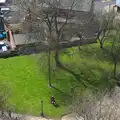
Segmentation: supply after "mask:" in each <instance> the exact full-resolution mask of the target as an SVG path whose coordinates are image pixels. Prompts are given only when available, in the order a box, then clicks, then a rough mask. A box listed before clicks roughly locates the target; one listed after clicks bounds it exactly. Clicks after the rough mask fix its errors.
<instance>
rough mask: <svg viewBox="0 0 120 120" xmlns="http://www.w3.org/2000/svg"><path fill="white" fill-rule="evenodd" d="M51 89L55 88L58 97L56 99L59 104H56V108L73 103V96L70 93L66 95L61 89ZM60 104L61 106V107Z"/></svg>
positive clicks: (55, 94)
mask: <svg viewBox="0 0 120 120" xmlns="http://www.w3.org/2000/svg"><path fill="white" fill-rule="evenodd" d="M51 88H53V89H54V90H55V93H54V96H56V98H57V99H58V101H59V102H58V104H56V106H55V107H56V108H58V107H60V106H61V105H68V104H70V102H71V98H72V96H71V95H69V94H68V93H65V92H63V91H61V90H60V89H58V88H56V87H54V86H51ZM59 104H60V106H59Z"/></svg>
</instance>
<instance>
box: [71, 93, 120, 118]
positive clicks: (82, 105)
mask: <svg viewBox="0 0 120 120" xmlns="http://www.w3.org/2000/svg"><path fill="white" fill-rule="evenodd" d="M118 96H119V93H116V92H114V95H113V96H112V97H111V98H110V97H109V93H108V92H107V91H105V92H104V91H103V92H100V93H97V94H96V95H95V94H94V95H93V94H92V93H90V91H89V93H86V94H84V95H81V96H78V97H77V98H76V97H75V98H74V99H73V104H72V106H71V110H72V112H73V113H75V114H74V117H75V118H76V120H119V117H120V116H119V111H120V108H119V102H118V101H119V98H118Z"/></svg>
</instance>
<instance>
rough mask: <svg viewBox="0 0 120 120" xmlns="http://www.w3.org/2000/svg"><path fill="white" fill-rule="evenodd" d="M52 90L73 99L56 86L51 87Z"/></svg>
mask: <svg viewBox="0 0 120 120" xmlns="http://www.w3.org/2000/svg"><path fill="white" fill-rule="evenodd" d="M51 88H53V89H55V90H56V91H58V92H60V93H61V94H63V95H65V96H68V97H71V95H69V94H68V93H65V92H63V91H61V90H60V89H58V88H56V87H54V86H51Z"/></svg>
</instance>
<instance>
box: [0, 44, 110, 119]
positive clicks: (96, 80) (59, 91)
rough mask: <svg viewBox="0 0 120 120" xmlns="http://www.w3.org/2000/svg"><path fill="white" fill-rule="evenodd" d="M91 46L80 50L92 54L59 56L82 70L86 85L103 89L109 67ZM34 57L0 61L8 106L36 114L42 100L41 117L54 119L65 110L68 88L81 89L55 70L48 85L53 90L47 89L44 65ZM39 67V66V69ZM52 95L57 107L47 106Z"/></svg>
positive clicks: (69, 78)
mask: <svg viewBox="0 0 120 120" xmlns="http://www.w3.org/2000/svg"><path fill="white" fill-rule="evenodd" d="M92 47H93V48H90V47H88V46H85V47H84V50H85V51H93V50H94V54H93V53H92V52H91V53H89V54H87V53H86V54H85V52H80V53H79V54H78V53H77V54H74V56H73V57H71V56H68V54H67V55H66V54H64V53H63V54H62V56H61V59H62V61H63V62H64V63H66V64H68V66H70V68H72V69H73V70H75V71H77V72H78V73H79V72H80V71H84V73H85V75H84V76H82V77H81V80H84V81H85V83H86V84H89V87H90V88H102V89H103V88H106V87H108V86H109V81H108V78H107V77H106V76H104V74H110V71H111V69H112V65H111V63H110V62H108V61H106V60H103V58H102V57H100V58H99V56H100V55H101V54H102V53H101V51H100V50H99V49H98V44H94V45H92ZM74 49H76V48H74ZM70 50H71V49H70ZM65 51H67V50H65ZM68 51H69V50H68ZM70 52H71V51H70ZM37 58H38V57H36V56H32V55H31V56H20V57H13V58H8V59H0V70H1V71H0V80H1V82H7V84H8V86H9V87H10V88H11V97H10V98H9V105H10V106H14V108H15V109H16V110H17V112H21V113H27V114H32V115H40V112H41V107H40V101H41V100H43V101H44V112H45V114H46V115H47V116H50V117H51V116H54V117H58V116H60V115H62V114H63V113H64V112H66V111H67V103H69V101H68V99H70V98H71V97H70V96H69V95H70V94H71V89H72V88H73V87H74V86H76V85H78V84H79V87H80V89H82V87H83V86H82V84H80V83H79V82H77V81H76V80H75V79H74V77H73V76H72V75H70V74H68V73H66V72H64V71H61V70H60V69H56V70H55V71H56V72H55V73H53V74H52V83H53V85H54V86H55V88H49V87H48V81H47V79H48V76H47V74H46V73H47V71H46V69H45V68H46V66H45V64H44V63H43V61H42V60H41V59H39V64H38V59H37ZM71 61H72V62H71ZM41 65H42V66H43V67H40V66H41ZM53 66H54V65H53ZM89 67H90V68H92V71H91V72H89V70H88V68H89ZM103 69H104V70H105V71H103ZM92 73H95V74H96V76H93V75H92ZM94 86H95V87H94ZM80 89H79V92H80ZM52 95H54V96H55V97H56V101H57V103H58V104H59V105H60V107H59V108H54V107H53V106H52V105H51V104H50V96H52Z"/></svg>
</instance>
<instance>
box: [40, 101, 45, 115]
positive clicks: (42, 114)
mask: <svg viewBox="0 0 120 120" xmlns="http://www.w3.org/2000/svg"><path fill="white" fill-rule="evenodd" d="M41 116H42V117H44V113H43V101H41Z"/></svg>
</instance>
